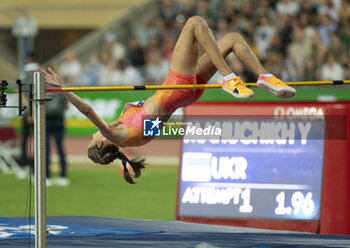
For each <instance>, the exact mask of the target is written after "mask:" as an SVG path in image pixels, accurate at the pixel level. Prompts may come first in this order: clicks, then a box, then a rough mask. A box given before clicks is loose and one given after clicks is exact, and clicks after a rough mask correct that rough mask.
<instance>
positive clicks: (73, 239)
mask: <svg viewBox="0 0 350 248" xmlns="http://www.w3.org/2000/svg"><path fill="white" fill-rule="evenodd" d="M31 223H32V224H33V222H32V221H31ZM29 224H30V221H29V220H28V219H25V218H1V217H0V247H6V248H7V247H29V242H30V247H34V235H32V234H29V233H34V226H33V225H29ZM47 228H48V236H47V247H49V248H58V247H60V248H61V247H74V248H78V247H84V248H85V247H103V248H108V247H172V248H175V247H191V248H215V247H259V248H269V247H287V248H291V247H298V248H303V247H307V248H310V247H350V236H347V235H321V234H311V233H304V232H290V231H275V230H266V229H256V228H244V227H232V226H219V225H207V224H194V223H187V222H182V221H176V220H173V221H159V220H140V219H122V218H107V217H93V216H51V217H48V218H47ZM29 237H30V240H29Z"/></svg>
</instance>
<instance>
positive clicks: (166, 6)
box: [160, 0, 178, 25]
mask: <svg viewBox="0 0 350 248" xmlns="http://www.w3.org/2000/svg"><path fill="white" fill-rule="evenodd" d="M161 5H162V6H161V8H160V11H161V12H160V16H161V18H162V19H163V20H164V21H165V23H166V24H167V25H170V24H171V23H173V21H174V20H175V18H176V15H177V12H178V11H177V10H178V9H177V8H176V4H175V2H174V0H162V1H161Z"/></svg>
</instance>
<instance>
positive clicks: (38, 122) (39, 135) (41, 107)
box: [33, 72, 46, 248]
mask: <svg viewBox="0 0 350 248" xmlns="http://www.w3.org/2000/svg"><path fill="white" fill-rule="evenodd" d="M33 90H34V99H33V100H34V104H35V109H34V110H35V111H34V115H35V118H34V166H35V168H34V174H35V248H45V247H46V184H45V180H46V168H45V159H46V158H45V149H46V146H45V134H46V131H45V102H44V99H45V89H44V83H43V82H42V80H40V72H35V73H34V88H33Z"/></svg>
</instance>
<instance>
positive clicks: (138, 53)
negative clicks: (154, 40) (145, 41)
mask: <svg viewBox="0 0 350 248" xmlns="http://www.w3.org/2000/svg"><path fill="white" fill-rule="evenodd" d="M127 58H128V61H129V62H130V64H131V65H132V66H134V67H136V68H137V69H139V70H141V71H142V70H143V66H144V65H145V55H144V52H143V49H142V47H141V46H140V44H139V43H138V42H137V40H136V39H135V38H131V39H130V41H129V51H128V56H127Z"/></svg>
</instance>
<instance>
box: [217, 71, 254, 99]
mask: <svg viewBox="0 0 350 248" xmlns="http://www.w3.org/2000/svg"><path fill="white" fill-rule="evenodd" d="M222 89H223V90H224V91H226V92H227V93H230V94H231V95H233V96H234V97H237V98H250V97H252V96H254V91H252V90H251V89H249V88H247V86H245V84H244V82H243V81H242V80H241V78H240V77H238V76H236V77H234V78H232V79H231V80H229V81H227V82H226V81H225V80H224V81H223V83H222Z"/></svg>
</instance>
